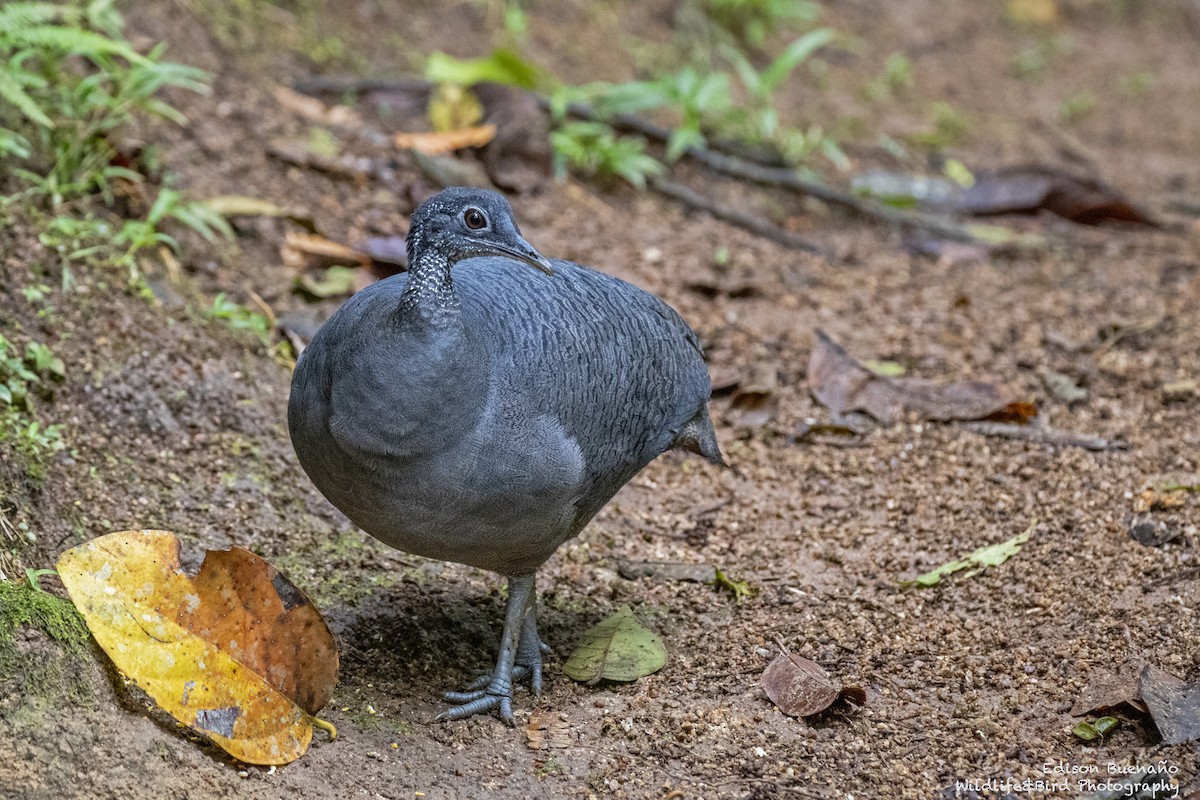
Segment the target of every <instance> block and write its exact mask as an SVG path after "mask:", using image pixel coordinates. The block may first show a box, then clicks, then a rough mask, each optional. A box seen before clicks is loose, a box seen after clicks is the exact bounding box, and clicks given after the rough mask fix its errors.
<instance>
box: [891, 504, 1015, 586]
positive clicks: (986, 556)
mask: <svg viewBox="0 0 1200 800" xmlns="http://www.w3.org/2000/svg"><path fill="white" fill-rule="evenodd" d="M1036 527H1037V520H1036V519H1035V520H1034V521H1033V522H1031V523H1030V525H1029V527H1028V528H1027V529H1026V530H1025V531H1024V532H1023V533H1019V534H1017V535H1016V536H1014V537H1012V538H1011V539H1009V540H1007V541H1004V542H1000V543H999V544H992V545H987V546H986V547H981V548H979V549H978V550H976V551H974V552H973V553H971V554H970V555H968V556H967V557H966V558H963V559H960V560H958V561H951V562H950V563H948V564H943V565H942V566H940V567H938V568H937V569H935V570H932V571H930V572H926V573H924V574H922V575H918V576H917V577H916V578H915V579H913V580H911V581H901V585H903V586H914V585H915V586H920V587H922V588H928V587H930V586H936V585H937V584H938V582H939V581H941V579H942V578H943V577H945V576H946V575H952V574H954V573H955V572H959V571H961V570H964V569H968V568H972V567H974V568H975V572H972V573H971V574H972V575H974V574H976V573H978V572H980V571H981V570H984V569H986V568H987V567H998V566H1000V565H1001V564H1003V563H1004V562H1005V561H1008V560H1009V559H1010V558H1012V557H1013V556H1015V555H1016V554H1017V553H1019V552H1020V551H1021V546H1022V545H1023V544H1025V543H1026V542H1028V541H1029V537H1030V536H1031V535H1032V534H1033V530H1034V528H1036Z"/></svg>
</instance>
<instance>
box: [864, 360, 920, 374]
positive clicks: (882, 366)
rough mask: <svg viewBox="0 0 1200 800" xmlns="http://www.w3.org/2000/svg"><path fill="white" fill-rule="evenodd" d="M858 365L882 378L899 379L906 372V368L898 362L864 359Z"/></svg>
mask: <svg viewBox="0 0 1200 800" xmlns="http://www.w3.org/2000/svg"><path fill="white" fill-rule="evenodd" d="M858 363H859V364H861V365H862V366H864V367H866V368H867V369H869V370H871V372H874V373H875V374H876V375H879V376H881V377H884V378H899V377H900V376H902V375H904V374H905V373H906V372H908V367H906V366H904V365H903V364H901V363H900V362H898V361H873V360H871V359H865V360H863V361H859V362H858Z"/></svg>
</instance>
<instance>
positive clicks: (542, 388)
mask: <svg viewBox="0 0 1200 800" xmlns="http://www.w3.org/2000/svg"><path fill="white" fill-rule="evenodd" d="M521 266H522V265H519V264H514V263H513V262H511V261H508V260H505V259H498V258H482V259H472V260H468V261H464V262H462V263H461V264H459V265H458V266H457V267H456V268H455V270H454V284H455V291H456V294H457V295H458V297H459V301H460V303H461V304H462V310H463V315H464V322H465V324H466V325H467V326H468V328H470V329H482V330H488V331H490V332H491V335H489V336H488V337H487V338H486V340H485V342H484V345H485V346H486V347H487V348H488V349H489V351H490V354H491V358H492V364H493V366H492V368H493V377H494V380H495V381H496V387H497V390H498V392H497V395H496V396H497V399H498V400H499V402H501V403H503V404H506V405H509V406H511V407H513V408H533V409H536V411H538V412H540V413H542V414H547V415H551V416H553V417H555V418H557V419H558V421H559V422H560V424H561V425H562V427H563V429H564V431H565V432H566V434H567V435H569V436H571V437H573V438H574V439H575V441H576V442H577V443H578V445H579V448H580V450H581V451H582V453H583V459H584V464H585V475H586V477H585V480H586V481H587V485H586V486H585V487H584V489H583V492H582V493H581V496H580V498H579V501H578V503H577V505H578V506H579V509H580V518H581V519H580V523H581V524H582V523H584V522H586V521H587V519H589V518H590V517H591V516H592V515H593V514H594V513H595V512H596V511H598V510H599V508H600V506H602V505H603V504H604V503H605V502H606V501H607V500H608V499H609V498H610V497H611V496H612V495H613V494H614V493H615V492H616V491H617V489H619V488H620V487H621V486H622V485H623V484H624V483H625V482H626V481H628V480H629V478H631V477H632V476H633V474H634V473H636V472H637V471H638V470H640V469H641V468H642V467H644V466H645V465H646V464H647V463H649V462H650V461H651V460H652V459H654V458H655V457H656V456H658V455H659V454H661V453H662V452H664V451H665V450H667V449H669V448H671V447H672V446H674V445H676V444H678V443H679V441H678V440H679V438H680V436H681V435H682V434H684V433H685V432H686V429H687V427H688V426H689V424H692V423H693V420H698V419H699V420H700V421H702V422H703V424H704V426H705V427H707V429H708V432H709V436H708V437H707V438H708V439H709V440H710V442H711V446H710V447H704V450H707V452H703V451H702V454H703V455H705V456H707V457H709V458H710V459H712V460H718V461H719V459H720V455H719V453H718V452H717V450H716V445H715V439H712V437H711V427H710V426H709V424H708V421H707V415H706V412H705V408H706V404H707V402H708V399H709V395H710V393H711V383H710V380H709V376H708V370H707V368H706V367H705V364H704V360H703V356H702V353H701V348H700V344H699V342H698V341H697V339H696V336H695V334H694V333H693V332H692V330H691V329H690V328H689V327H688V326H687V324H686V323H685V322H684V321H683V320H682V319H681V318H680V317H679V315H678V314H677V313H676V312H675V310H674V309H672V308H671V307H670V306H668V305H667V304H666V303H664V302H663V301H661V300H659V299H658V298H657V297H655V296H654V295H652V294H649V293H648V292H645V291H643V290H641V289H639V288H637V287H635V286H633V285H632V284H629V283H626V282H625V281H621V280H619V279H617V278H614V277H612V276H609V275H605V274H604V273H601V272H597V271H596V270H592V269H589V268H587V267H583V266H580V265H578V264H573V263H571V262H567V261H555V262H554V271H555V274H554V275H552V276H547V275H542V274H540V273H537V272H535V271H533V270H529V269H522V268H521ZM703 444H704V445H708V444H709V442H704V443H703Z"/></svg>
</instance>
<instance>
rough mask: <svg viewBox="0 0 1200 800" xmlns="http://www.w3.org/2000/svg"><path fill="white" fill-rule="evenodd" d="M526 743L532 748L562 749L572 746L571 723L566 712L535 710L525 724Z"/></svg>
mask: <svg viewBox="0 0 1200 800" xmlns="http://www.w3.org/2000/svg"><path fill="white" fill-rule="evenodd" d="M525 744H527V745H528V746H529V749H530V750H551V749H554V750H561V749H563V748H566V747H570V746H571V725H570V723H569V722H568V721H567V716H566V714H560V713H556V712H552V711H534V712H532V713H531V714H530V715H529V724H528V725H526V726H525Z"/></svg>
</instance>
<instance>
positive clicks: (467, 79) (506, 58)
mask: <svg viewBox="0 0 1200 800" xmlns="http://www.w3.org/2000/svg"><path fill="white" fill-rule="evenodd" d="M425 77H426V78H428V79H429V80H431V81H433V82H434V83H457V84H459V85H460V86H472V85H474V84H476V83H483V82H485V81H488V82H492V83H503V84H507V85H509V86H519V87H521V88H522V89H532V88H534V87H535V86H537V85H538V83H539V82H540V81H541V73H540V72H539V71H538V69H537V67H535V66H533V65H532V64H530V63H529V62H528V61H526V60H525V59H523V58H521V56H520V54H518V53H517V52H515V51H513V50H509V49H507V48H503V47H500V48H497V49H495V50H493V51H492V52H491V55H488V56H485V57H484V58H474V59H460V58H455V57H454V56H451V55H447V54H446V53H442V52H435V53H431V54H430V55H429V60H428V61H426V62H425Z"/></svg>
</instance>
